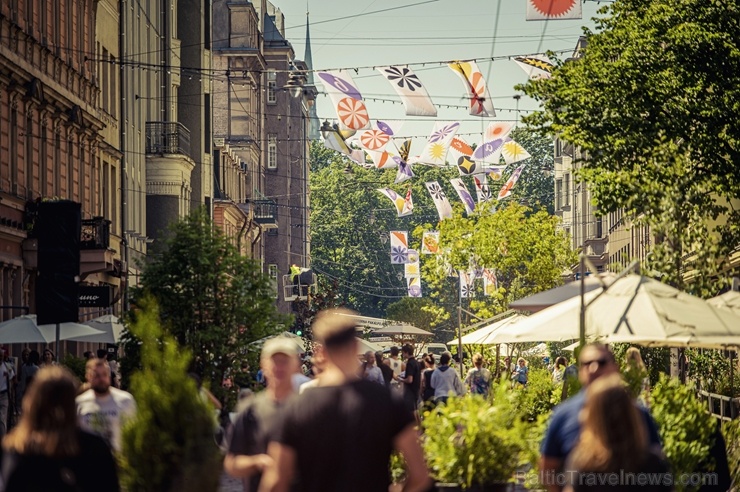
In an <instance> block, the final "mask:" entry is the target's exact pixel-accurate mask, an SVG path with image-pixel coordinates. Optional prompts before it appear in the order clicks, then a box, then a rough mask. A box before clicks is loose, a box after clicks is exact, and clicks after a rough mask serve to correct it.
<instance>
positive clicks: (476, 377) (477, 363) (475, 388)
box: [465, 354, 493, 397]
mask: <svg viewBox="0 0 740 492" xmlns="http://www.w3.org/2000/svg"><path fill="white" fill-rule="evenodd" d="M492 380H493V376H492V375H491V371H489V370H488V369H486V368H485V367H483V355H481V354H475V355H473V367H472V368H471V369H470V370H469V371H468V374H467V375H466V376H465V386H466V387H467V388H468V391H470V392H471V393H472V394H474V395H483V396H484V397H487V396H488V393H489V392H490V390H491V381H492Z"/></svg>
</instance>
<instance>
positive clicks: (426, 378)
mask: <svg viewBox="0 0 740 492" xmlns="http://www.w3.org/2000/svg"><path fill="white" fill-rule="evenodd" d="M433 373H434V354H426V355H425V356H424V370H423V371H422V373H421V402H422V404H423V405H424V406H426V407H431V406H434V386H432V374H433Z"/></svg>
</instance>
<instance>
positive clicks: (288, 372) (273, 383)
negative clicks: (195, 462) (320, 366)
mask: <svg viewBox="0 0 740 492" xmlns="http://www.w3.org/2000/svg"><path fill="white" fill-rule="evenodd" d="M260 367H261V368H262V371H263V372H264V374H265V377H266V379H267V388H266V389H265V391H261V392H259V393H257V394H256V395H254V396H252V397H251V398H250V399H249V400H248V401H247V403H246V404H245V406H244V409H243V410H242V411H241V412H240V413H239V415H238V416H237V418H236V421H235V422H234V425H233V426H232V427H231V431H230V433H229V435H228V437H227V446H226V447H227V454H226V458H225V459H224V470H226V473H228V474H229V475H231V476H232V477H235V478H241V479H242V481H243V484H244V490H245V491H246V492H256V491H257V490H258V488H259V486H260V481H261V479H262V473H263V472H264V470H265V469H266V468H267V467H268V466H269V465H270V464H271V463H272V458H270V457H269V456H268V455H267V443H268V442H269V438H270V433H271V432H273V431H274V429H275V428H276V427H277V425H278V422H279V421H280V413H281V411H282V410H283V409H284V408H285V404H286V402H287V401H288V398H290V397H291V396H292V395H293V394H294V392H295V389H296V388H295V386H294V384H293V375H294V374H297V373H298V370H299V368H300V365H299V363H298V349H297V347H296V344H295V343H294V342H293V341H291V340H289V339H287V338H282V337H275V338H271V339H269V340H267V341H266V342H265V344H264V345H263V347H262V354H261V355H260Z"/></svg>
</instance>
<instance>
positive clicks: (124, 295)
mask: <svg viewBox="0 0 740 492" xmlns="http://www.w3.org/2000/svg"><path fill="white" fill-rule="evenodd" d="M125 3H126V2H124V1H119V2H118V59H119V61H120V62H121V63H120V66H119V70H118V71H119V84H118V86H119V91H120V93H119V99H120V101H121V105H120V111H119V113H118V114H119V120H118V129H119V139H120V142H119V146H120V150H121V164H120V179H121V237H122V239H123V241H122V242H121V245H122V246H123V248H122V251H121V257H122V258H121V261H122V262H123V267H124V268H123V272H121V274H122V279H123V286H122V289H121V311H122V312H123V313H125V312H126V311H128V238H127V237H126V230H127V229H126V227H127V222H126V194H127V190H126V104H127V101H126V97H125V94H126V64H125V63H123V62H124V53H125V52H126V42H125V39H126V38H125V36H126V33H125V24H126V7H125Z"/></svg>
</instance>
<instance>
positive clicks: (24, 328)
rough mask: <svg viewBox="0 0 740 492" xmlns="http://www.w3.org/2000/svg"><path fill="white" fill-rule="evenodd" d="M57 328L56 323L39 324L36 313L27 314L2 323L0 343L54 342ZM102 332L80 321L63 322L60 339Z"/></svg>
mask: <svg viewBox="0 0 740 492" xmlns="http://www.w3.org/2000/svg"><path fill="white" fill-rule="evenodd" d="M56 330H57V327H56V325H37V324H36V315H35V314H26V315H23V316H18V317H17V318H13V319H10V320H8V321H3V322H2V323H0V343H53V342H55V341H56ZM100 333H101V332H100V330H97V329H95V328H92V327H90V326H87V325H83V324H80V323H61V324H60V326H59V340H70V339H72V338H74V337H80V336H87V335H99V334H100Z"/></svg>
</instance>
